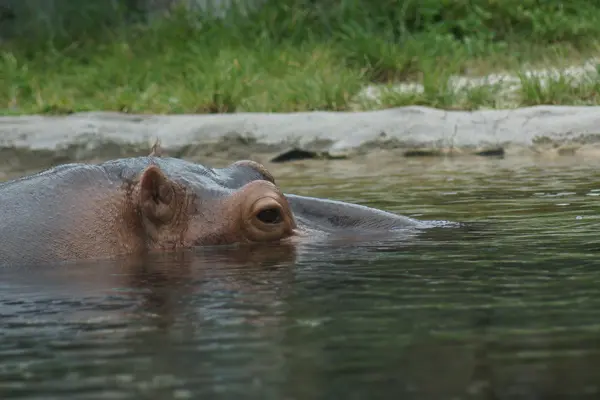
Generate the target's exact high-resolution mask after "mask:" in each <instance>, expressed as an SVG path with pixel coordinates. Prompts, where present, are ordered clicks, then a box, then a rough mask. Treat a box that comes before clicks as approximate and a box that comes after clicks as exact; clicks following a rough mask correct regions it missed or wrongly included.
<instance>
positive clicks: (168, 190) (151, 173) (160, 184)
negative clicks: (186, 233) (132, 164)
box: [139, 165, 175, 224]
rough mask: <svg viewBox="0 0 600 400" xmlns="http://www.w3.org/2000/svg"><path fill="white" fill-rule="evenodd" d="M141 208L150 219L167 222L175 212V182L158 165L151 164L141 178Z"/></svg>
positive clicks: (159, 222)
mask: <svg viewBox="0 0 600 400" xmlns="http://www.w3.org/2000/svg"><path fill="white" fill-rule="evenodd" d="M139 193H140V199H139V201H140V209H141V210H142V213H143V214H144V216H146V217H147V218H148V219H149V220H150V221H152V222H154V223H157V224H161V223H163V224H164V223H167V222H169V221H170V220H171V218H173V215H174V213H175V209H174V204H175V201H174V199H175V189H174V187H173V182H171V181H170V180H169V178H167V177H166V176H165V174H164V173H163V172H162V171H161V169H160V168H159V167H158V166H157V165H150V166H149V167H148V168H146V169H145V170H144V172H143V173H142V177H141V179H140V192H139Z"/></svg>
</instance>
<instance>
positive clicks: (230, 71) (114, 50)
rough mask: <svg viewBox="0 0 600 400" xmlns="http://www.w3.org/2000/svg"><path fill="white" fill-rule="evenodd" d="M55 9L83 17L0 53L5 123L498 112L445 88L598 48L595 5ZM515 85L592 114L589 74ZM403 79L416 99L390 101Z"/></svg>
mask: <svg viewBox="0 0 600 400" xmlns="http://www.w3.org/2000/svg"><path fill="white" fill-rule="evenodd" d="M65 3H66V4H67V3H70V4H81V6H80V8H73V6H71V7H72V8H70V9H69V10H67V11H68V12H67V11H65V12H64V13H63V14H62V19H61V20H60V21H59V23H58V22H57V23H53V24H47V25H40V24H29V25H28V24H25V23H23V24H21V25H19V26H20V27H21V29H20V30H18V32H16V33H15V32H13V33H15V34H14V35H13V36H12V37H9V39H8V40H5V41H4V42H0V43H1V46H2V47H1V50H0V110H2V112H3V113H4V114H22V113H69V112H75V111H87V110H115V111H124V112H131V113H228V112H239V111H264V112H286V111H307V110H350V109H352V110H355V109H373V108H381V107H394V106H401V105H409V104H419V105H429V106H434V107H439V108H445V109H474V108H478V107H496V106H499V105H501V104H499V99H501V98H502V96H501V95H500V92H499V91H500V88H499V87H495V86H490V85H487V86H479V87H472V88H463V89H458V90H456V89H454V88H453V87H452V85H450V84H449V80H448V79H449V78H450V77H451V76H453V75H457V74H463V75H464V74H466V75H471V76H474V75H484V74H488V73H490V72H494V71H502V70H506V71H513V72H514V73H520V72H521V71H522V70H523V69H524V68H531V67H535V66H548V65H549V64H552V65H555V66H557V67H560V66H562V65H568V64H574V63H577V62H580V61H582V60H584V59H585V58H587V57H589V56H594V55H596V53H597V49H598V42H597V41H596V40H595V38H597V37H600V35H599V34H600V7H598V5H597V2H596V1H595V0H573V1H571V2H564V1H559V0H501V1H500V0H381V1H371V0H266V2H265V3H264V4H263V6H262V7H257V8H250V9H249V10H248V9H246V10H244V9H242V8H238V9H235V10H231V11H230V12H229V13H227V15H226V16H224V17H222V18H216V17H214V16H213V15H210V14H209V13H207V12H202V13H199V12H190V11H186V10H184V9H182V8H174V9H173V10H172V12H171V13H170V15H168V16H165V17H161V18H154V19H150V20H148V19H147V18H144V15H142V14H141V13H140V10H139V9H136V8H135V7H133V6H132V4H134V3H135V2H132V1H127V2H122V3H121V4H123V5H125V6H127V7H126V8H123V9H121V11H122V12H120V13H114V12H113V13H111V14H110V15H111V16H112V17H111V18H107V17H106V15H107V13H106V10H105V9H102V8H101V7H100V8H99V7H87V8H82V7H83V4H96V5H97V4H101V3H98V2H96V1H90V2H80V3H75V2H71V1H66V2H65ZM107 3H114V2H103V3H102V4H107ZM135 4H137V3H135ZM0 17H1V16H0ZM15 29H16V28H15ZM519 77H520V78H519V79H520V80H521V85H520V88H519V89H518V91H517V92H516V93H515V95H514V98H513V102H512V103H511V104H512V105H513V106H519V105H534V104H597V103H598V102H599V93H600V80H599V79H597V78H596V77H595V75H590V76H589V77H586V78H585V79H583V80H575V79H574V78H572V77H569V76H566V75H563V76H560V77H558V78H554V79H551V80H550V81H549V82H546V83H544V82H542V81H541V80H540V79H539V78H531V77H528V76H526V75H524V74H520V75H519ZM402 81H415V82H418V83H420V84H421V85H422V87H423V90H422V91H420V92H398V91H397V90H393V89H392V88H393V87H394V86H393V85H396V84H397V83H398V82H402ZM371 84H378V85H383V87H384V90H383V91H382V94H381V95H380V96H379V101H372V100H368V99H366V98H365V97H362V96H359V94H360V92H361V90H363V89H364V88H366V87H367V86H368V85H371Z"/></svg>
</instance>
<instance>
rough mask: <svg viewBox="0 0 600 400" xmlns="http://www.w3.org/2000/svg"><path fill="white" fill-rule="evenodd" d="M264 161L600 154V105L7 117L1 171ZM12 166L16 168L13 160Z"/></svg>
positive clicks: (2, 122)
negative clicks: (163, 157) (142, 160)
mask: <svg viewBox="0 0 600 400" xmlns="http://www.w3.org/2000/svg"><path fill="white" fill-rule="evenodd" d="M155 140H159V141H160V144H161V147H162V148H163V149H164V150H165V152H166V153H167V154H169V155H172V156H176V157H188V158H194V159H209V158H223V159H234V158H237V159H239V158H249V157H254V158H257V157H260V158H261V159H262V160H263V161H265V160H266V161H269V162H275V163H276V162H286V161H294V160H306V159H336V158H339V159H352V158H354V157H360V156H363V155H365V154H369V153H372V152H375V151H378V150H383V151H392V152H393V153H394V154H398V155H399V156H402V157H419V156H430V157H444V156H479V157H485V156H494V157H497V156H502V157H507V156H508V157H510V156H513V155H524V154H531V155H583V154H585V155H586V156H594V157H598V156H600V106H534V107H524V108H517V109H499V110H498V109H496V110H477V111H445V110H440V109H434V108H430V107H420V106H407V107H398V108H391V109H385V110H377V111H364V112H333V111H327V112H325V111H315V112H298V113H237V114H198V115H153V114H149V115H142V114H137V115H132V114H125V113H115V112H85V113H74V114H70V115H66V116H44V115H26V116H11V117H0V156H1V157H2V159H3V160H4V164H7V165H8V164H11V163H12V164H14V165H15V166H16V165H17V164H27V160H31V161H35V162H36V163H37V162H44V163H54V162H58V163H65V162H76V161H85V160H91V159H105V158H115V157H127V156H134V155H144V154H147V153H148V151H149V149H150V147H151V146H152V143H153V142H154V141H155ZM11 160H12V161H11Z"/></svg>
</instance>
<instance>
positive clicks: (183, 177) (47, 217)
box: [0, 151, 423, 265]
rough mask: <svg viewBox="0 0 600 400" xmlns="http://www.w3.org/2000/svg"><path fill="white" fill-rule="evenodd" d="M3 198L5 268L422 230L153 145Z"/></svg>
mask: <svg viewBox="0 0 600 400" xmlns="http://www.w3.org/2000/svg"><path fill="white" fill-rule="evenodd" d="M0 204H1V207H0V264H4V265H6V264H20V263H40V262H51V261H65V260H81V259H92V258H112V257H116V256H119V255H126V254H134V253H146V252H151V251H167V250H174V249H180V248H192V247H196V246H207V245H220V244H235V243H257V242H259V243H265V242H278V241H285V242H293V241H294V240H304V239H306V238H308V239H310V238H311V237H315V236H318V235H335V234H336V233H339V234H344V233H347V232H352V231H354V232H366V233H369V234H370V233H373V232H384V233H385V232H389V231H392V230H396V229H402V228H413V227H417V228H418V227H421V226H423V223H422V222H420V221H417V220H413V219H410V218H407V217H403V216H399V215H396V214H392V213H388V212H384V211H380V210H376V209H372V208H368V207H364V206H359V205H354V204H349V203H343V202H338V201H332V200H325V199H317V198H312V197H303V196H296V195H284V194H282V193H281V191H280V190H279V188H278V187H277V186H276V185H275V180H274V179H273V177H272V176H271V174H270V173H269V172H268V171H267V170H266V169H265V168H264V167H263V166H262V165H260V164H258V163H256V162H253V161H238V162H235V163H233V164H231V165H229V166H228V167H226V168H220V169H214V168H209V167H205V166H202V165H199V164H194V163H191V162H187V161H184V160H181V159H177V158H168V157H161V156H160V155H159V154H157V153H155V152H154V151H153V153H152V154H150V155H149V156H147V157H138V158H125V159H118V160H113V161H108V162H104V163H102V164H96V165H92V164H66V165H62V166H58V167H55V168H52V169H49V170H47V171H44V172H41V173H39V174H35V175H31V176H26V177H23V178H20V179H16V180H12V181H9V182H5V183H2V184H0Z"/></svg>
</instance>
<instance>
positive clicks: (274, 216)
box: [256, 207, 281, 224]
mask: <svg viewBox="0 0 600 400" xmlns="http://www.w3.org/2000/svg"><path fill="white" fill-rule="evenodd" d="M256 218H258V220H259V221H260V222H262V223H265V224H277V223H279V222H281V212H280V211H279V209H278V208H275V207H273V208H265V209H264V210H261V211H260V212H259V213H258V214H256Z"/></svg>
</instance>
